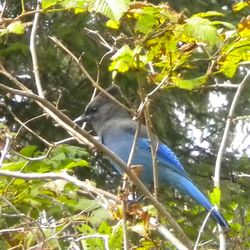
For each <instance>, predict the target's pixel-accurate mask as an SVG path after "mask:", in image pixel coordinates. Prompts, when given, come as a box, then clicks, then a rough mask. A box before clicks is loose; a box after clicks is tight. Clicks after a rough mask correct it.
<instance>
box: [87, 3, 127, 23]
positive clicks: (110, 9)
mask: <svg viewBox="0 0 250 250" xmlns="http://www.w3.org/2000/svg"><path fill="white" fill-rule="evenodd" d="M85 4H86V7H87V8H88V10H89V11H90V12H93V11H95V12H98V13H101V14H103V15H104V16H106V17H108V18H110V19H113V20H119V19H120V18H121V17H122V15H123V13H124V12H126V11H127V10H128V7H129V4H130V0H121V1H117V0H86V1H85Z"/></svg>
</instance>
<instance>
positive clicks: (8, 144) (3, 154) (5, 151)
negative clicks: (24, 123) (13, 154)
mask: <svg viewBox="0 0 250 250" xmlns="http://www.w3.org/2000/svg"><path fill="white" fill-rule="evenodd" d="M11 142H12V140H11V138H10V137H9V136H8V135H7V136H6V139H5V144H4V148H3V150H1V158H0V168H2V164H3V161H4V158H5V156H6V154H7V153H8V151H9V148H10V144H11Z"/></svg>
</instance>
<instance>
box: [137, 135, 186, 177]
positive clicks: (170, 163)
mask: <svg viewBox="0 0 250 250" xmlns="http://www.w3.org/2000/svg"><path fill="white" fill-rule="evenodd" d="M138 144H139V145H140V149H144V150H145V149H146V150H147V151H148V152H149V153H150V141H149V139H147V138H140V139H138ZM157 160H158V162H160V163H162V165H164V166H166V167H168V168H171V169H172V170H173V171H175V172H178V173H179V174H181V175H184V176H186V177H187V173H186V171H185V169H184V167H183V166H182V164H181V162H180V161H179V159H178V158H177V156H176V155H175V153H174V152H173V151H172V150H171V149H170V148H169V147H168V146H166V145H164V144H162V143H159V144H158V147H157Z"/></svg>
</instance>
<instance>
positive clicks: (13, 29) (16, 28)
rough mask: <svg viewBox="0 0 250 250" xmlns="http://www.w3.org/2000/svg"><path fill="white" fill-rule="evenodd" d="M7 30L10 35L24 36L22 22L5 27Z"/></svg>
mask: <svg viewBox="0 0 250 250" xmlns="http://www.w3.org/2000/svg"><path fill="white" fill-rule="evenodd" d="M7 30H8V32H10V33H14V34H17V35H22V34H24V31H25V26H24V24H23V23H22V22H20V21H15V22H12V23H10V24H9V25H8V26H7Z"/></svg>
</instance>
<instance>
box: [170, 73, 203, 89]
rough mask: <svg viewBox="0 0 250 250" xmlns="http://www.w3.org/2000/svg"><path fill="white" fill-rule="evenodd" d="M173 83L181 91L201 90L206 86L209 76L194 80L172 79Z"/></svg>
mask: <svg viewBox="0 0 250 250" xmlns="http://www.w3.org/2000/svg"><path fill="white" fill-rule="evenodd" d="M171 80H172V82H173V83H174V84H175V85H176V86H177V87H179V88H181V89H186V90H193V89H197V88H200V87H201V86H202V85H203V84H205V82H206V80H207V76H206V75H203V76H199V77H196V78H193V79H182V78H179V77H172V78H171Z"/></svg>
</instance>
